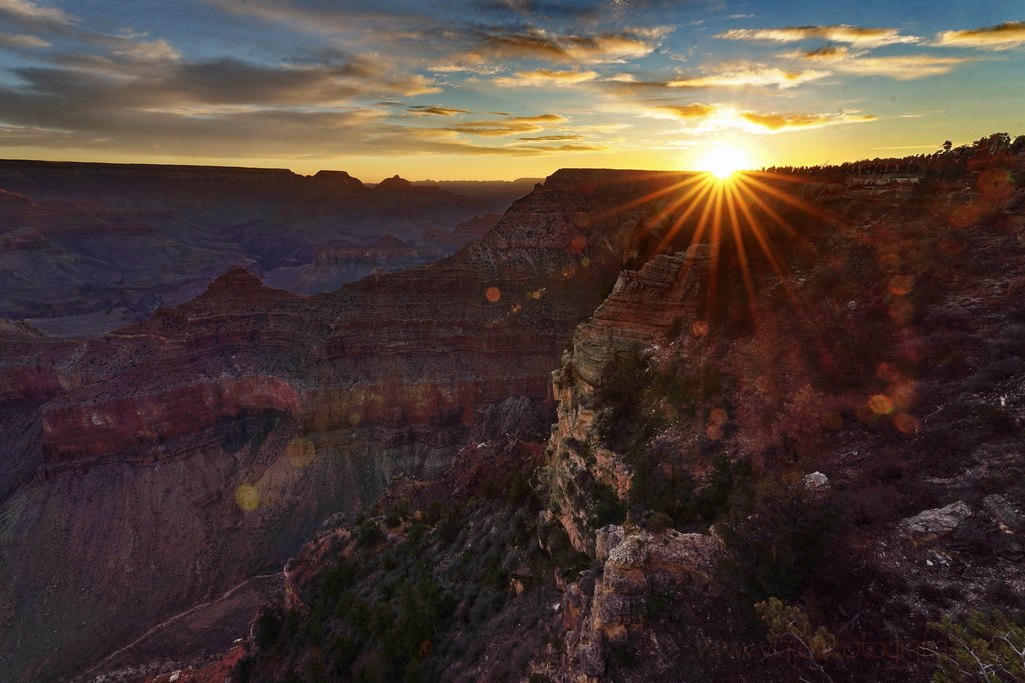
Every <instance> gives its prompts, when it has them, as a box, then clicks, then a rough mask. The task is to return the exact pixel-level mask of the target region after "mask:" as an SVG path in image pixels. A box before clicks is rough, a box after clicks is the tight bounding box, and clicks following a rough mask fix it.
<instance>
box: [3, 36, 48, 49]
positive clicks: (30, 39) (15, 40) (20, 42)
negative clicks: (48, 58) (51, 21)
mask: <svg viewBox="0 0 1025 683" xmlns="http://www.w3.org/2000/svg"><path fill="white" fill-rule="evenodd" d="M0 47H9V48H14V49H16V50H17V49H26V48H27V49H33V48H41V47H50V41H48V40H43V39H42V38H40V37H38V36H30V35H25V34H16V35H7V34H4V33H0Z"/></svg>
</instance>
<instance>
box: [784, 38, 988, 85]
mask: <svg viewBox="0 0 1025 683" xmlns="http://www.w3.org/2000/svg"><path fill="white" fill-rule="evenodd" d="M865 54H866V52H865V51H864V50H852V49H850V48H847V47H844V46H826V47H821V48H818V49H815V50H796V51H793V52H786V53H783V54H782V55H781V56H782V57H786V58H790V59H799V60H803V61H807V62H811V63H814V64H820V65H827V66H829V68H830V69H833V70H834V71H839V72H843V73H848V74H855V75H858V76H886V77H888V78H894V79H896V80H901V81H909V80H914V79H916V78H926V77H929V76H941V75H943V74H947V73H950V72H951V71H952V70H953V69H954V67H956V66H958V65H959V64H964V63H967V62H971V61H974V60H973V59H972V58H970V57H940V56H937V55H893V56H886V57H866V56H864V55H865Z"/></svg>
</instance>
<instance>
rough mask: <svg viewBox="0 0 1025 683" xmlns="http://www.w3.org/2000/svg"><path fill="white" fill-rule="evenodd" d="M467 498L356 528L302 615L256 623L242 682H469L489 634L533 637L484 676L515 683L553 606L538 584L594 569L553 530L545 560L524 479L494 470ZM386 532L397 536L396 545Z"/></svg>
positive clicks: (394, 510) (509, 646)
mask: <svg viewBox="0 0 1025 683" xmlns="http://www.w3.org/2000/svg"><path fill="white" fill-rule="evenodd" d="M471 494H473V495H471V496H470V497H469V498H468V499H466V500H462V501H459V502H456V503H453V502H451V501H446V502H445V503H444V504H442V503H440V502H439V503H438V504H436V505H431V506H429V509H428V510H427V511H417V510H414V509H413V507H414V506H412V505H411V504H409V503H408V501H407V502H404V503H403V504H401V505H392V506H390V507H388V508H387V509H386V510H384V511H382V512H381V514H380V516H379V517H369V518H366V519H363V520H362V521H360V520H359V519H356V520H354V522H353V524H352V525H351V527H350V528H351V529H352V530H353V540H354V541H355V547H349V548H348V549H346V547H347V546H349V543H348V541H346V540H345V536H342V537H341V539H340V540H339V541H337V542H336V544H335V547H334V548H333V549H332V550H331V553H332V555H329V557H330V559H329V560H328V561H327V562H326V564H325V565H324V566H323V567H322V568H321V569H320V571H319V574H317V575H316V576H315V577H314V578H313V579H312V580H310V581H309V582H307V583H305V584H303V585H302V586H301V599H302V602H303V606H302V607H300V608H296V609H285V608H284V606H283V605H281V604H278V605H272V606H268V607H265V608H264V609H263V610H262V611H261V613H260V614H259V616H258V618H257V620H256V622H255V624H254V645H255V648H256V652H255V653H253V654H256V655H258V656H250V657H248V658H246V659H244V660H243V661H242V662H241V663H240V664H239V666H238V667H237V669H236V671H235V678H236V680H239V681H271V680H302V681H434V680H442V679H445V678H449V677H451V676H453V675H454V674H455V673H458V672H460V671H466V670H472V668H473V667H474V666H475V665H477V664H478V663H479V662H480V660H481V658H482V657H483V655H484V654H485V651H484V644H485V643H487V642H488V640H489V639H490V638H492V637H493V634H494V632H496V631H499V630H501V629H508V628H512V627H516V628H517V629H520V630H529V632H530V633H531V635H530V636H529V637H522V636H521V635H519V634H518V635H516V636H515V637H510V636H508V635H506V636H505V637H504V638H498V640H501V641H502V642H503V643H504V645H503V647H505V648H506V650H508V652H506V653H505V654H506V655H507V657H505V658H503V659H502V660H501V661H500V662H497V663H491V664H489V666H492V667H498V669H497V670H498V672H499V674H501V675H504V676H508V677H509V678H510V680H513V679H515V678H517V677H518V676H520V675H521V674H522V673H523V667H524V666H525V664H526V661H527V659H528V658H527V657H526V656H525V654H524V653H526V652H531V653H532V652H533V651H534V649H535V648H536V647H537V642H538V641H539V640H540V638H541V637H542V635H543V632H544V626H543V623H544V622H542V621H541V617H542V615H544V614H545V608H546V606H547V605H549V604H550V603H551V601H552V600H553V599H554V598H553V596H551V595H548V594H547V593H546V591H551V590H552V588H551V586H549V585H548V583H547V582H545V581H543V580H542V579H543V578H544V577H548V576H550V575H551V572H552V569H553V568H554V567H556V566H558V567H559V568H563V567H568V566H576V567H577V571H579V569H580V568H583V567H584V566H588V564H589V558H587V556H586V555H585V556H583V558H582V560H581V558H579V557H578V554H577V553H576V552H575V551H573V549H572V547H571V546H570V545H569V542H568V540H567V539H566V538H565V533H564V532H563V533H562V536H561V538H560V537H559V536H558V534H557V533H554V530H553V533H551V534H550V535H549V536H550V539H551V541H552V547H551V556H549V555H548V554H546V553H545V552H544V551H542V550H541V548H540V547H539V545H538V543H537V541H536V523H537V522H536V520H537V513H538V510H539V509H540V503H539V501H538V500H537V498H536V497H535V496H534V495H533V493H532V492H531V489H530V486H529V484H528V477H527V474H526V473H525V472H523V471H520V470H519V469H517V468H515V467H495V468H494V469H492V470H490V471H486V472H485V475H484V476H482V477H481V478H480V480H479V481H477V482H476V483H475V485H474V487H473V490H472V491H471ZM382 523H383V524H384V525H385V526H387V527H389V528H390V529H393V530H394V531H393V532H392V533H391V535H390V536H386V535H385V534H384V533H383V532H382V530H381V525H382ZM558 530H559V531H561V527H560V528H559V529H558ZM581 562H583V565H581ZM514 580H515V582H516V583H517V584H518V585H519V586H520V590H521V591H523V593H522V595H518V594H517V591H516V590H514V588H513V584H514ZM491 670H492V671H495V670H496V669H494V668H492V669H491Z"/></svg>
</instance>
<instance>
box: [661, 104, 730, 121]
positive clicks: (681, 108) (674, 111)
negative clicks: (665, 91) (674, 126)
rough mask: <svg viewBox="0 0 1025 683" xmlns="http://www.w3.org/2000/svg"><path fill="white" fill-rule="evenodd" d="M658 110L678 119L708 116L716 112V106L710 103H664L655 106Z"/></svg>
mask: <svg viewBox="0 0 1025 683" xmlns="http://www.w3.org/2000/svg"><path fill="white" fill-rule="evenodd" d="M657 109H658V110H659V111H663V112H667V113H669V114H671V115H672V116H673V117H675V118H679V119H703V118H708V117H709V116H711V115H712V114H714V113H715V112H716V107H714V106H712V105H710V104H700V103H697V102H695V103H693V104H682V105H674V104H664V105H660V106H659V107H657Z"/></svg>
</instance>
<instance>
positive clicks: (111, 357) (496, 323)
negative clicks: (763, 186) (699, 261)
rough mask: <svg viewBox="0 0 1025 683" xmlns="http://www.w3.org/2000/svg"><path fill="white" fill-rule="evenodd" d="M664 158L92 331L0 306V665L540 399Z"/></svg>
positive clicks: (141, 605) (69, 644)
mask: <svg viewBox="0 0 1025 683" xmlns="http://www.w3.org/2000/svg"><path fill="white" fill-rule="evenodd" d="M681 177H682V176H680V175H678V174H651V173H645V172H636V173H616V172H607V171H606V172H602V171H560V172H559V173H557V174H555V175H554V176H552V177H551V178H549V179H547V180H546V182H545V183H544V185H538V186H537V187H536V188H535V190H534V191H533V192H532V193H531V194H530V195H529V196H527V197H525V198H523V199H521V200H519V201H517V202H515V203H514V204H513V206H512V207H511V208H510V209H509V211H507V212H506V214H505V215H504V216H503V217H502V218H501V219H500V220H499V221H498V223H497V225H496V226H495V228H494V229H493V230H492V231H491V232H490V233H488V234H487V236H486V237H485V238H484V239H483V240H480V241H477V242H473V243H471V244H469V245H467V246H465V247H463V248H462V249H461V250H460V251H459V252H457V253H456V254H455V255H453V256H451V257H449V258H446V259H443V260H441V261H438V262H436V263H433V264H430V265H428V266H424V267H422V268H419V269H413V270H406V271H401V272H397V273H391V274H380V275H372V276H369V277H367V278H364V279H362V280H360V281H358V282H355V283H352V284H349V285H346V286H343V287H342V288H341V289H339V290H338V291H336V292H332V293H327V294H319V295H301V294H293V293H289V292H285V291H282V290H277V289H273V288H270V287H267V286H265V285H263V284H262V283H261V282H260V280H259V279H258V278H257V277H256V276H254V275H253V274H252V273H250V272H248V271H246V270H245V269H241V268H234V269H230V270H228V271H227V272H226V273H225V274H224V275H222V276H220V277H219V278H217V279H216V280H215V281H214V282H213V283H212V284H211V285H210V286H209V287H208V288H207V289H206V291H205V292H204V293H202V294H201V295H200V296H199V297H197V298H195V299H194V300H192V301H190V302H188V303H185V304H182V305H179V306H176V307H172V308H162V309H159V310H157V311H156V312H155V313H154V314H153V315H152V316H151V317H149V318H148V319H146V320H143V321H141V322H138V323H134V324H130V325H127V326H124V327H120V328H118V329H117V330H115V331H113V332H110V333H108V334H106V335H104V336H100V337H97V338H94V339H69V338H56V337H49V336H44V335H41V334H39V333H38V332H36V331H34V330H32V328H30V327H27V326H25V325H19V324H7V325H6V326H5V327H4V329H3V336H2V337H0V339H2V344H3V354H2V356H0V357H2V359H3V360H2V363H3V367H2V370H0V376H2V377H3V382H2V387H3V389H4V394H3V397H2V400H0V405H2V407H3V412H2V419H3V431H4V433H5V434H7V435H8V436H9V441H8V444H9V445H8V446H7V453H6V454H5V457H4V458H3V470H2V477H3V478H2V482H0V491H3V492H4V493H3V501H2V509H3V512H2V515H0V519H2V520H3V522H2V524H3V527H2V528H3V531H2V534H0V538H2V539H3V544H4V553H3V557H4V558H5V559H4V561H3V564H2V565H0V572H2V574H3V577H4V581H3V586H4V587H3V589H2V591H3V593H2V595H0V604H2V605H3V606H4V608H3V619H2V620H0V628H2V629H3V630H4V634H3V637H4V641H5V642H15V643H18V644H19V645H18V647H17V648H16V649H13V650H8V651H6V652H5V653H4V654H3V655H2V657H3V660H2V663H0V666H2V667H3V668H2V672H3V674H4V676H5V677H11V676H14V675H15V674H17V673H20V674H21V676H20V678H22V679H31V678H39V677H42V678H48V677H54V676H58V675H70V674H72V673H73V672H74V671H76V670H78V669H80V668H81V667H83V666H84V665H86V664H88V663H90V662H94V661H97V660H99V659H101V658H102V657H103V656H104V655H106V654H109V653H110V652H112V651H114V650H116V649H117V648H118V647H119V646H120V645H123V644H124V643H127V642H129V641H131V640H132V639H133V638H136V637H138V636H139V635H140V634H141V633H143V632H145V631H146V630H147V629H148V628H149V627H151V626H152V625H153V624H156V623H159V622H160V621H161V620H163V619H165V618H167V617H168V616H170V615H172V614H174V613H177V612H181V611H183V610H185V609H187V608H188V607H189V606H191V605H193V604H198V603H202V602H206V601H209V600H210V599H211V597H212V596H216V595H219V594H221V593H223V592H224V591H225V590H227V589H229V588H231V587H232V586H234V585H237V584H239V583H241V582H243V581H245V580H246V579H248V578H249V577H251V576H255V575H259V574H262V573H266V572H267V571H269V570H272V569H274V568H276V567H280V565H281V564H282V563H283V562H284V560H285V559H287V557H289V556H290V555H291V554H292V553H294V552H295V551H296V550H298V548H299V547H300V546H301V544H302V542H304V541H305V540H306V539H308V538H310V537H311V536H312V535H313V533H314V532H315V530H316V529H317V527H318V525H319V524H320V523H321V522H322V521H323V520H324V519H326V518H328V517H330V516H331V515H333V514H335V513H337V512H342V511H348V510H353V509H356V508H358V507H360V506H362V505H366V504H369V503H370V502H372V501H373V500H374V499H375V498H376V497H377V496H378V495H379V494H380V493H381V492H383V491H384V489H385V486H386V484H387V482H388V481H390V480H392V479H393V478H394V477H395V476H397V475H399V474H408V475H411V476H415V477H419V478H425V477H426V478H430V477H432V476H436V475H438V474H440V473H443V472H444V471H445V470H446V469H447V468H448V467H449V466H450V465H451V463H452V461H453V459H454V458H455V456H456V453H457V452H458V451H459V448H460V447H461V446H462V445H463V444H464V443H465V440H466V439H467V437H468V436H469V435H470V434H471V433H473V429H474V428H475V425H477V424H479V422H480V416H481V414H482V411H484V412H485V413H486V411H487V410H488V409H489V408H490V407H491V406H494V405H496V404H501V403H502V402H503V401H505V400H506V399H508V398H509V397H513V396H519V397H523V398H525V399H526V400H528V401H529V402H530V403H531V404H532V405H535V406H536V408H535V409H536V410H542V411H545V410H547V411H550V410H551V406H552V396H551V390H550V386H549V375H550V373H551V371H552V370H553V369H554V368H555V366H556V364H557V363H558V359H559V357H560V354H561V353H562V351H563V349H564V348H565V344H566V338H567V335H568V333H569V332H570V331H571V330H572V328H573V327H574V326H575V325H576V324H577V323H578V322H579V321H580V320H581V319H583V318H584V317H585V316H586V315H587V314H588V313H589V312H590V311H591V310H593V309H594V307H595V306H596V305H597V304H598V303H599V302H600V300H601V298H602V296H603V290H604V291H607V289H608V288H609V287H611V285H612V282H613V281H614V280H615V278H616V276H617V274H618V272H619V270H620V268H621V266H622V262H623V259H624V255H631V254H635V253H636V251H637V248H638V247H637V241H638V237H639V234H638V232H637V230H636V227H637V226H638V225H640V224H642V223H643V222H644V221H645V219H646V217H647V216H648V215H649V212H650V207H648V206H645V205H637V206H630V202H631V200H634V199H636V198H638V197H644V196H646V195H648V194H650V193H652V192H653V191H657V190H659V189H661V188H665V187H667V186H670V185H672V184H673V183H677V182H679V180H680V178H681ZM487 422H488V423H489V424H495V425H501V424H502V420H501V419H498V418H496V419H492V420H490V421H487ZM15 558H16V559H15ZM98 624H103V625H104V626H103V628H96V625H98Z"/></svg>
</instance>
